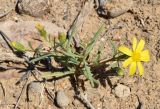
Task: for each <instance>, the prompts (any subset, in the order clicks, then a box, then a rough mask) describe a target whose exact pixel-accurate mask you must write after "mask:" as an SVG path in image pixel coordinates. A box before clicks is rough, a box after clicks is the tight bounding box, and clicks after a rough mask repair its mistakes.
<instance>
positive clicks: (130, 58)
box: [123, 57, 133, 68]
mask: <svg viewBox="0 0 160 109" xmlns="http://www.w3.org/2000/svg"><path fill="white" fill-rule="evenodd" d="M132 61H133V60H132V57H129V58H128V59H127V60H125V61H124V62H123V67H124V68H126V67H127V66H128V65H129V64H131V63H132Z"/></svg>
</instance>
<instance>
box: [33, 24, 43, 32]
mask: <svg viewBox="0 0 160 109" xmlns="http://www.w3.org/2000/svg"><path fill="white" fill-rule="evenodd" d="M35 27H36V28H37V29H38V30H40V31H42V30H43V29H44V26H43V25H42V24H40V23H36V26H35Z"/></svg>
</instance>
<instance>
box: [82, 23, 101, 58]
mask: <svg viewBox="0 0 160 109" xmlns="http://www.w3.org/2000/svg"><path fill="white" fill-rule="evenodd" d="M102 31H103V26H101V27H100V28H99V30H98V31H97V32H96V33H95V35H94V37H93V38H92V39H91V42H90V43H89V44H88V45H87V47H86V51H85V54H84V56H85V58H86V57H87V56H88V55H89V53H90V52H91V51H92V49H93V47H94V45H95V43H96V42H97V40H98V38H99V37H100V33H101V32H102Z"/></svg>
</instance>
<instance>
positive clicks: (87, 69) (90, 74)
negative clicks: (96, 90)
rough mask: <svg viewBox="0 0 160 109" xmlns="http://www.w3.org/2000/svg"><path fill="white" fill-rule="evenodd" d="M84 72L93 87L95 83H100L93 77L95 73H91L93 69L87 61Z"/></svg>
mask: <svg viewBox="0 0 160 109" xmlns="http://www.w3.org/2000/svg"><path fill="white" fill-rule="evenodd" d="M83 72H84V75H85V76H86V78H87V79H88V80H89V81H90V82H91V86H92V87H95V84H97V85H98V83H99V82H98V81H97V80H95V79H94V78H93V74H92V73H91V69H90V67H89V66H88V65H87V63H86V62H85V64H84V68H83Z"/></svg>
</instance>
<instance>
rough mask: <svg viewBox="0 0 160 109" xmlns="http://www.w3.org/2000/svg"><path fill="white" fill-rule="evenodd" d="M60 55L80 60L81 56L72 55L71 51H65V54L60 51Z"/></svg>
mask: <svg viewBox="0 0 160 109" xmlns="http://www.w3.org/2000/svg"><path fill="white" fill-rule="evenodd" d="M62 53H63V54H64V55H66V56H70V57H74V58H76V57H77V58H81V57H82V56H80V55H77V54H74V53H72V52H71V51H67V52H65V51H62Z"/></svg>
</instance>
